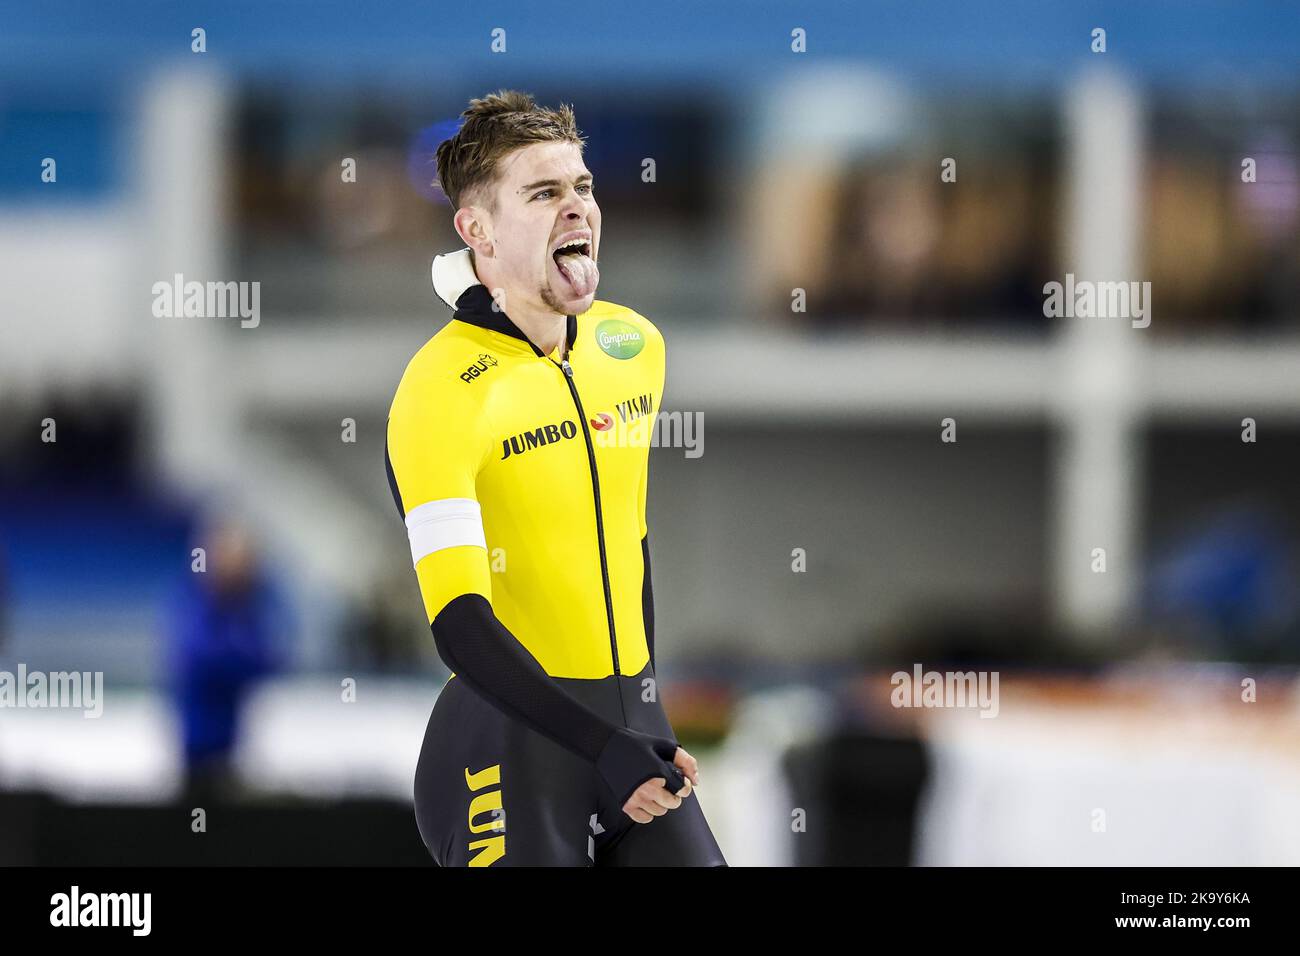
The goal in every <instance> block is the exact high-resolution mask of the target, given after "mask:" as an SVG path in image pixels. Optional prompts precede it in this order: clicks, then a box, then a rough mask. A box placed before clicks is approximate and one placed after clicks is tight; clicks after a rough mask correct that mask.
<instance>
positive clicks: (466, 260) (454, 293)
mask: <svg viewBox="0 0 1300 956" xmlns="http://www.w3.org/2000/svg"><path fill="white" fill-rule="evenodd" d="M432 273H433V290H434V291H435V292H437V293H438V298H440V299H442V301H443V302H446V303H447V304H448V305H449V306H451V307H452V308H453V309H454V308H456V300H457V299H459V298H460V297H461V294H462V293H463V292H464V291H465V290H466V289H468V288H469V287H470V286H475V285H479V284H480V283H479V278H478V275H477V274H475V272H474V261H473V259H472V258H471V257H470V251H469V247H468V246H466V247H465V248H464V249H459V250H457V251H456V252H447V253H444V254H442V255H440V256H434V257H433V269H432Z"/></svg>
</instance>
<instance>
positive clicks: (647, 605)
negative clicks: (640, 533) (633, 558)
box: [641, 534, 656, 670]
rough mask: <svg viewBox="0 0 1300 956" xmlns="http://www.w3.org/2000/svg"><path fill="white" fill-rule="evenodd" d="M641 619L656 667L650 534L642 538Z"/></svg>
mask: <svg viewBox="0 0 1300 956" xmlns="http://www.w3.org/2000/svg"><path fill="white" fill-rule="evenodd" d="M641 565H642V567H643V568H644V572H643V574H642V578H641V619H642V620H643V621H644V622H645V642H646V646H647V647H648V648H649V649H650V669H651V670H656V668H655V596H654V592H653V590H652V589H651V587H650V535H648V534H647V535H646V536H645V537H644V538H642V539H641Z"/></svg>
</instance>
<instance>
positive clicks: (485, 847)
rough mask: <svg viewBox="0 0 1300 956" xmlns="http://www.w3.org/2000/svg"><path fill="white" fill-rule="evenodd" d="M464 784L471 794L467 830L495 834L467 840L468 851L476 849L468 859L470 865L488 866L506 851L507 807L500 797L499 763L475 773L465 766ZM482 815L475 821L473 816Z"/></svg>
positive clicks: (471, 851)
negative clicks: (480, 818) (475, 852)
mask: <svg viewBox="0 0 1300 956" xmlns="http://www.w3.org/2000/svg"><path fill="white" fill-rule="evenodd" d="M465 786H466V787H468V788H469V791H470V793H472V794H474V796H473V797H472V798H471V799H470V801H469V832H470V833H488V832H493V833H496V834H498V835H497V836H490V837H484V838H483V839H481V840H470V841H469V851H470V853H474V851H475V850H477V851H478V853H477V854H476V855H475V856H471V857H470V859H469V865H470V866H491V865H492V864H493V863H495V862H496V861H497V860H499V859H501V858H502V857H503V856H505V855H506V811H505V807H504V805H503V803H502V799H501V764H499V763H498V764H493V765H492V766H490V767H488V768H486V769H485V770H480V771H479V772H478V773H470V772H469V767H466V768H465ZM477 817H484V818H485V819H482V820H479V821H478V822H477V823H475V822H474V821H475V818H477Z"/></svg>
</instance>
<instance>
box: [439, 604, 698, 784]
mask: <svg viewBox="0 0 1300 956" xmlns="http://www.w3.org/2000/svg"><path fill="white" fill-rule="evenodd" d="M431 627H432V630H433V640H434V643H435V644H436V645H437V647H438V654H439V656H440V657H441V658H442V659H443V662H444V663H445V664H446V665H447V666H448V667H450V668H451V669H452V670H453V671H455V673H456V676H457V677H458V678H460V679H462V680H464V681H465V682H466V683H467V684H469V685H470V686H471V687H473V688H474V689H475V690H476V691H478V692H479V693H480V694H482V695H483V696H484V697H485V698H486V699H487V700H488V701H490V702H491V703H492V704H493V706H495V707H497V708H498V709H500V710H501V711H502V712H503V713H505V714H506V715H507V716H509V717H512V718H514V719H516V720H519V721H521V722H522V723H524V724H526V725H528V726H529V727H531V728H532V729H533V730H536V731H537V732H538V733H540V734H542V735H543V736H545V737H548V738H550V739H551V740H554V741H555V742H556V743H558V744H560V745H561V746H562V747H565V748H567V749H568V750H571V751H572V752H573V753H575V754H577V755H578V756H580V757H583V758H584V759H586V760H589V761H591V762H592V763H593V764H595V766H596V771H597V772H598V773H599V774H600V776H601V777H602V778H603V779H604V780H605V782H606V783H607V784H609V787H610V789H611V790H612V791H613V792H614V794H615V796H617V797H618V804H619V806H622V805H623V804H624V803H626V802H627V798H628V797H630V796H631V795H632V791H634V790H636V788H637V787H639V786H640V785H641V784H642V783H644V782H645V781H647V780H649V779H650V778H652V777H663V778H664V779H665V780H667V781H668V789H669V790H671V791H672V792H673V793H676V792H677V791H679V790H681V788H682V787H683V786H684V781H683V780H682V777H681V773H680V772H679V771H678V770H677V768H676V767H674V766H673V764H672V759H673V756H674V754H675V753H676V752H677V743H676V741H673V740H669V739H667V738H665V737H655V736H653V735H651V734H643V733H641V732H640V731H636V730H632V729H631V728H628V727H620V726H618V725H616V724H613V723H610V722H609V721H607V720H605V719H604V718H603V717H601V716H600V715H599V714H596V713H595V712H593V711H591V710H589V709H587V708H586V707H585V706H583V705H582V704H581V703H580V702H579V701H578V700H576V699H575V698H573V697H572V696H570V695H569V694H568V693H567V692H566V691H565V690H564V688H563V687H561V686H560V685H559V684H557V683H556V682H555V681H554V680H552V679H551V676H550V675H549V674H547V673H546V671H545V670H544V669H543V668H542V665H541V664H539V663H537V659H536V658H535V657H533V655H531V654H530V653H528V649H527V648H525V647H524V646H523V645H522V644H520V643H519V641H518V640H517V639H516V638H515V636H514V635H513V634H511V633H510V632H509V631H508V630H507V629H506V627H505V625H504V624H502V623H501V622H500V621H499V620H498V619H497V616H496V614H495V613H493V611H492V605H491V604H489V603H488V600H487V598H485V597H483V596H482V595H481V594H462V595H460V596H459V597H457V598H454V599H453V600H451V601H450V602H448V604H447V606H446V607H444V608H443V609H442V610H441V611H440V612H439V613H438V616H437V617H436V618H435V619H434V621H433V624H432V625H431Z"/></svg>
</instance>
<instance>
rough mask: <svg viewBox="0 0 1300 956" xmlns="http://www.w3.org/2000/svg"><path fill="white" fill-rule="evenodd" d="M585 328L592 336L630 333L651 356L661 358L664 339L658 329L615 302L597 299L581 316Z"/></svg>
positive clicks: (637, 314)
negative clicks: (585, 325) (588, 329)
mask: <svg viewBox="0 0 1300 956" xmlns="http://www.w3.org/2000/svg"><path fill="white" fill-rule="evenodd" d="M583 318H584V319H585V320H586V324H587V327H588V328H590V329H591V330H592V334H593V335H598V336H599V335H602V334H603V335H606V336H608V335H618V334H620V332H621V333H622V334H624V335H626V334H629V333H631V334H632V335H634V336H639V337H640V338H641V340H642V341H643V342H644V347H645V348H646V349H647V350H648V351H650V352H651V353H652V354H655V355H659V356H662V355H663V351H664V337H663V334H662V333H661V332H660V331H659V329H658V327H657V326H656V325H655V324H654V323H653V322H651V321H650V320H649V319H647V318H646V317H645V316H644V315H642V314H641V313H640V312H637V311H636V310H635V309H630V308H628V307H627V306H625V305H619V304H618V303H616V302H605V301H603V300H600V299H597V300H596V301H595V302H593V303H592V304H591V308H590V309H588V310H587V311H586V313H585V314H584V315H583Z"/></svg>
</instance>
